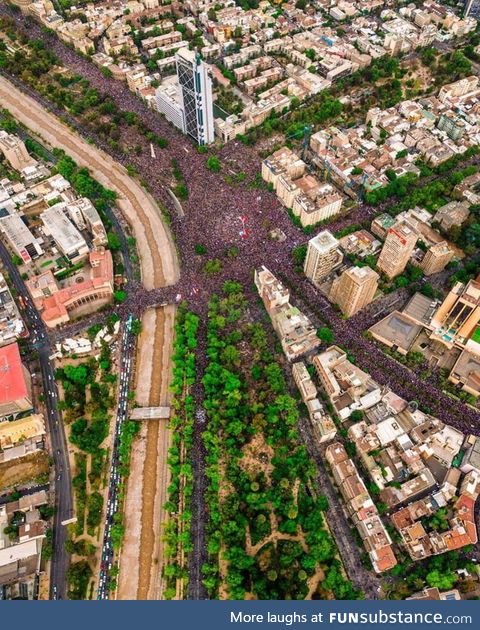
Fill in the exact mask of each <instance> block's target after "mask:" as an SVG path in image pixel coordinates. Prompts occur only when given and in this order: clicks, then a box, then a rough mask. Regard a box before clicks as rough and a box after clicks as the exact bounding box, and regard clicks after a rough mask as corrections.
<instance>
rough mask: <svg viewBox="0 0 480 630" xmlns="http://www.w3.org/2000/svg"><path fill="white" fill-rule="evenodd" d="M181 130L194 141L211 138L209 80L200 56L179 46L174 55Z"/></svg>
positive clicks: (207, 140)
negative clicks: (182, 119) (181, 116)
mask: <svg viewBox="0 0 480 630" xmlns="http://www.w3.org/2000/svg"><path fill="white" fill-rule="evenodd" d="M175 60H176V64H177V77H178V83H179V87H180V99H181V106H182V109H183V113H184V122H185V132H186V133H187V134H188V135H189V136H191V137H192V138H193V139H194V140H196V141H197V142H198V144H200V145H203V144H210V143H211V142H213V141H214V128H213V95H212V80H211V78H210V74H209V71H208V66H207V65H206V64H205V63H204V62H203V61H202V59H201V57H200V55H198V54H196V53H195V52H193V51H192V50H188V49H186V48H181V49H180V50H179V51H178V52H177V53H176V55H175Z"/></svg>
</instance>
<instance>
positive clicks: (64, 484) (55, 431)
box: [0, 241, 73, 599]
mask: <svg viewBox="0 0 480 630" xmlns="http://www.w3.org/2000/svg"><path fill="white" fill-rule="evenodd" d="M0 258H1V259H2V262H3V265H4V267H5V268H6V270H7V271H8V274H9V276H10V280H11V282H12V285H13V287H14V288H15V290H16V291H17V293H18V295H19V296H20V297H21V298H22V301H23V305H24V309H23V313H22V315H23V318H24V320H25V323H26V324H27V327H28V329H29V331H30V341H31V344H32V346H33V348H35V349H36V350H37V352H38V360H39V363H40V370H41V374H42V381H43V389H44V395H45V410H46V416H47V422H48V428H49V435H50V444H51V450H52V456H53V461H54V465H55V484H54V488H55V516H54V529H53V546H54V550H55V553H54V555H53V558H52V566H51V573H50V598H51V599H65V597H66V584H67V571H68V567H69V562H70V557H69V554H68V553H67V552H66V550H65V541H66V539H67V531H66V527H65V525H62V523H63V522H64V521H68V520H69V519H71V518H72V516H73V502H72V490H71V475H70V463H69V459H68V446H67V441H66V438H65V432H64V430H63V423H62V418H61V414H60V412H59V411H58V404H57V403H58V390H57V386H56V383H55V371H54V367H53V361H52V360H51V359H50V357H51V355H52V346H51V342H50V339H49V337H48V334H47V331H46V328H45V325H44V323H43V321H42V319H41V317H40V315H39V313H38V311H37V309H36V308H35V306H34V304H33V302H32V300H31V298H30V295H29V293H28V290H27V288H26V286H25V283H24V282H23V280H22V277H21V276H20V273H19V271H18V268H17V267H16V265H15V264H14V263H13V262H12V259H11V256H10V253H9V252H8V250H7V248H6V247H5V245H4V244H3V243H2V242H1V241H0Z"/></svg>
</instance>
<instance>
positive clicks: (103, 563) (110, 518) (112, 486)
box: [97, 317, 136, 599]
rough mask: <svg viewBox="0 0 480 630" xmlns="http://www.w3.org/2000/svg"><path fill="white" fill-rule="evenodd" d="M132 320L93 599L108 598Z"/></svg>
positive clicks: (122, 361)
mask: <svg viewBox="0 0 480 630" xmlns="http://www.w3.org/2000/svg"><path fill="white" fill-rule="evenodd" d="M131 322H132V317H129V318H128V320H127V322H126V324H125V327H124V329H123V336H122V343H121V347H120V350H119V351H120V370H119V376H120V382H119V389H118V407H117V416H116V419H115V434H114V438H113V449H112V460H111V463H110V474H109V481H108V498H107V506H106V512H105V527H104V532H103V542H102V553H101V560H100V577H99V582H98V590H97V599H109V596H110V583H111V579H112V578H111V570H112V566H113V560H114V555H115V552H114V549H113V545H112V526H113V525H114V524H115V514H116V513H117V512H118V508H119V498H118V495H119V485H120V480H121V478H120V470H119V469H120V461H119V446H120V434H121V431H122V427H123V424H124V422H125V421H126V420H127V419H128V391H129V387H130V377H131V374H132V357H133V355H134V352H135V345H136V344H135V340H136V337H135V335H134V334H133V333H132V332H131V330H130V326H131Z"/></svg>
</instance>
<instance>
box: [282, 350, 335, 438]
mask: <svg viewBox="0 0 480 630" xmlns="http://www.w3.org/2000/svg"><path fill="white" fill-rule="evenodd" d="M292 375H293V379H294V381H295V383H296V385H297V387H298V389H299V391H300V394H301V396H302V400H303V402H304V403H305V406H306V407H307V410H308V415H309V417H310V422H311V423H312V427H313V431H314V435H315V437H316V439H317V440H318V442H319V443H320V444H322V443H323V442H328V441H330V440H333V438H334V437H335V436H336V434H337V427H336V426H335V423H334V421H333V420H332V418H331V417H330V415H329V414H328V413H327V411H326V409H325V407H324V405H323V404H322V403H321V402H320V400H319V399H318V398H317V388H316V387H315V385H314V383H313V381H312V379H311V377H310V374H309V373H308V370H307V368H306V366H305V363H303V361H298V362H297V363H294V364H293V365H292Z"/></svg>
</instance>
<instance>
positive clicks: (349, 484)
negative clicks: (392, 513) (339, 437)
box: [325, 442, 397, 573]
mask: <svg viewBox="0 0 480 630" xmlns="http://www.w3.org/2000/svg"><path fill="white" fill-rule="evenodd" d="M325 459H326V460H327V462H328V463H329V464H330V467H331V470H332V474H333V477H334V479H335V483H336V484H337V487H338V489H339V490H340V493H341V495H342V497H343V499H344V501H345V503H346V506H347V511H348V513H349V516H350V518H351V519H352V521H353V523H354V525H355V527H356V528H357V530H358V533H359V534H360V536H361V538H362V540H363V544H364V546H365V549H366V550H367V552H368V554H369V556H370V560H371V562H372V565H373V568H374V570H375V572H376V573H383V572H384V571H388V570H390V569H392V568H393V567H394V566H395V565H396V564H397V559H396V557H395V554H394V552H393V549H392V539H391V538H390V535H389V534H388V532H387V530H386V529H385V527H384V525H383V523H382V521H381V519H380V516H379V514H378V510H377V508H376V506H375V504H374V503H373V501H372V498H371V496H370V494H369V493H368V490H367V488H366V487H365V484H364V482H363V480H362V479H361V477H360V475H359V474H358V471H357V468H356V466H355V464H354V463H353V461H352V460H351V459H349V457H348V455H347V452H346V450H345V448H344V447H343V446H342V444H340V443H339V442H334V443H333V444H330V445H329V446H327V448H326V450H325Z"/></svg>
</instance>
